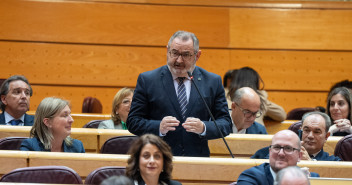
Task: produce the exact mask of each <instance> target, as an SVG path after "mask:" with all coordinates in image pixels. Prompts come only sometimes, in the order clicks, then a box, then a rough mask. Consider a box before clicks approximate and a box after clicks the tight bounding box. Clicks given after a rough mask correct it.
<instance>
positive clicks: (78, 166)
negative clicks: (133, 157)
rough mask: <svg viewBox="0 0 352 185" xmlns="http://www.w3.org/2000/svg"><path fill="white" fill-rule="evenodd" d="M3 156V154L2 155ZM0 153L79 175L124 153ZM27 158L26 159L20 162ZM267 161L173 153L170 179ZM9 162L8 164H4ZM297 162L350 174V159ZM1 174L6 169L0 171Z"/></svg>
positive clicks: (215, 179)
mask: <svg viewBox="0 0 352 185" xmlns="http://www.w3.org/2000/svg"><path fill="white" fill-rule="evenodd" d="M3 156H4V157H3ZM0 157H1V159H2V158H5V159H13V160H19V161H22V162H21V163H20V164H19V165H17V166H16V167H14V165H13V164H12V163H9V162H4V163H2V164H5V166H6V168H7V169H11V170H12V169H14V168H17V167H26V166H44V165H63V166H68V167H70V168H72V169H73V170H75V171H76V172H77V173H78V174H79V175H80V176H81V177H82V178H83V179H84V178H85V177H86V176H87V175H88V174H89V173H90V172H92V171H93V170H95V169H96V168H99V167H103V166H126V162H127V159H128V157H129V156H128V155H112V154H93V153H85V154H81V153H57V152H28V151H4V150H3V151H0ZM23 159H27V160H28V165H27V163H25V162H23V161H25V160H23ZM263 162H268V160H255V159H240V158H235V159H231V158H207V157H174V159H173V165H174V170H173V174H172V175H173V179H176V180H179V181H181V182H186V183H207V184H229V183H230V182H233V181H235V180H236V179H237V178H238V176H239V175H240V173H241V172H242V171H244V170H246V169H248V168H251V167H253V166H257V165H260V164H262V163H263ZM8 166H10V167H8ZM298 166H300V167H308V168H309V169H310V171H311V172H317V173H319V175H320V176H321V177H329V178H352V173H351V170H352V162H330V161H301V162H299V164H298ZM0 172H1V174H0V175H3V173H5V172H6V170H5V171H0Z"/></svg>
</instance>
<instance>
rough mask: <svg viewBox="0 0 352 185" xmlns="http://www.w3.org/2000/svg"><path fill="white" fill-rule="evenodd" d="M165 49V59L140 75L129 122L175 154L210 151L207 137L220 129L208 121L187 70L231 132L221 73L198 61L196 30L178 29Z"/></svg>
mask: <svg viewBox="0 0 352 185" xmlns="http://www.w3.org/2000/svg"><path fill="white" fill-rule="evenodd" d="M165 54H166V56H167V65H164V66H162V67H159V68H157V69H155V70H152V71H148V72H144V73H142V74H140V75H139V77H138V80H137V85H136V89H135V91H134V96H133V100H132V105H131V110H130V112H129V115H128V119H127V128H128V130H129V131H130V132H131V133H133V134H136V135H142V134H145V133H152V134H155V135H158V136H160V137H162V138H163V139H164V140H165V141H166V142H167V143H168V144H169V145H170V147H171V149H172V153H173V155H176V156H199V157H208V156H209V155H210V151H209V147H208V140H209V139H216V138H220V137H221V134H220V132H219V131H218V130H217V128H216V126H215V125H214V123H213V122H212V121H210V118H211V116H210V114H209V113H208V112H207V108H206V107H205V104H204V103H203V101H202V99H201V97H200V96H199V94H198V93H197V91H196V89H195V86H194V84H192V83H191V78H190V77H189V75H188V72H189V73H191V74H192V75H193V78H194V83H195V84H197V86H198V88H199V91H200V93H201V94H202V95H203V96H204V99H205V101H206V103H207V104H208V106H209V108H210V111H211V112H212V114H213V115H214V118H215V120H216V123H217V124H218V126H219V129H220V130H221V133H222V134H223V135H224V136H226V135H228V134H229V133H230V132H231V118H230V115H229V112H228V107H227V102H226V98H225V92H224V88H223V86H222V82H221V77H220V76H219V75H216V74H213V73H210V72H208V71H206V70H204V69H202V68H200V67H197V66H196V62H197V61H198V59H199V57H200V56H201V50H200V49H199V41H198V39H197V37H196V36H195V35H194V34H193V33H190V32H186V31H177V32H176V33H174V34H173V35H172V36H171V38H170V40H169V42H168V45H167V48H166V53H165Z"/></svg>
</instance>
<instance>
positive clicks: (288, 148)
mask: <svg viewBox="0 0 352 185" xmlns="http://www.w3.org/2000/svg"><path fill="white" fill-rule="evenodd" d="M270 148H271V150H272V151H273V152H275V153H279V152H280V151H281V149H283V151H284V152H285V154H292V153H293V152H294V151H295V150H297V151H300V149H297V148H293V147H292V146H288V145H286V146H280V145H270Z"/></svg>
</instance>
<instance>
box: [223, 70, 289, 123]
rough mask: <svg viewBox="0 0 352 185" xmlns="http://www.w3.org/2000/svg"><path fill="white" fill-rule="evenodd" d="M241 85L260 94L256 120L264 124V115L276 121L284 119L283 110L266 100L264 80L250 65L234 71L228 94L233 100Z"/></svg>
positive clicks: (284, 113)
mask: <svg viewBox="0 0 352 185" xmlns="http://www.w3.org/2000/svg"><path fill="white" fill-rule="evenodd" d="M242 87H250V88H252V89H253V90H255V91H256V92H257V93H258V95H259V96H260V100H261V111H262V113H263V114H262V115H261V116H260V117H258V118H256V119H255V121H256V122H258V123H260V124H262V125H264V120H263V119H264V117H270V118H271V119H273V120H276V121H280V122H281V121H284V120H285V119H286V112H285V110H284V109H283V108H282V107H281V106H279V105H277V104H275V103H273V102H271V101H269V100H268V93H267V92H266V91H265V90H264V81H263V80H262V78H261V77H260V76H259V74H258V73H257V71H255V70H254V69H252V68H250V67H243V68H241V69H239V70H238V71H237V73H236V76H235V78H234V79H233V80H232V83H231V85H230V91H229V93H228V96H230V97H231V100H233V95H234V94H235V91H236V90H237V89H240V88H242Z"/></svg>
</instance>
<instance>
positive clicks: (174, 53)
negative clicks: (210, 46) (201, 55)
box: [169, 50, 196, 61]
mask: <svg viewBox="0 0 352 185" xmlns="http://www.w3.org/2000/svg"><path fill="white" fill-rule="evenodd" d="M169 53H170V56H171V58H178V57H179V56H180V55H181V57H182V60H184V61H188V60H191V58H192V56H193V55H194V54H196V52H194V54H192V53H190V52H184V53H179V52H178V51H177V50H171V51H169Z"/></svg>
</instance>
